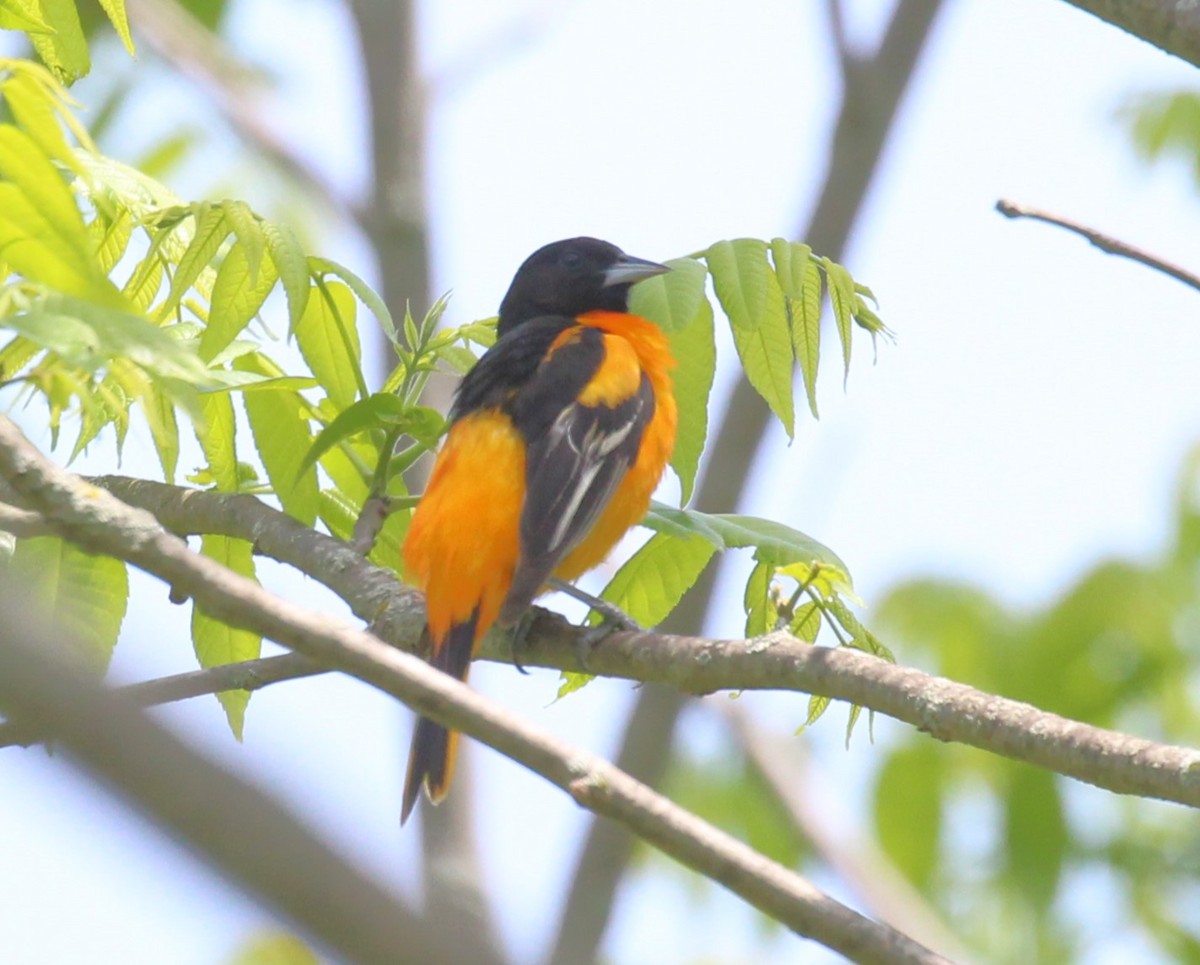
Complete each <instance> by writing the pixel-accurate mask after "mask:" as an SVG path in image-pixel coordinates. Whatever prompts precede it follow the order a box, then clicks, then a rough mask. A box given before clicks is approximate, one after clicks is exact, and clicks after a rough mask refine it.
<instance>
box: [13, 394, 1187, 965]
mask: <svg viewBox="0 0 1200 965" xmlns="http://www.w3.org/2000/svg"><path fill="white" fill-rule="evenodd" d="M0 476H2V477H3V478H4V479H5V480H6V481H7V482H8V484H9V486H10V487H11V488H12V489H13V490H14V491H15V492H16V493H17V494H18V495H19V496H20V497H21V498H23V499H24V500H26V501H27V502H28V503H29V506H30V508H31V509H33V510H34V511H36V512H39V513H41V514H42V515H43V516H44V517H45V518H46V519H47V520H48V521H50V522H51V523H52V524H53V525H54V527H55V529H56V530H57V531H58V533H59V534H60V535H61V536H63V537H64V538H67V539H70V540H72V541H74V542H76V543H78V544H79V545H80V546H82V547H83V548H84V549H87V550H89V551H91V552H96V553H104V554H107V555H111V556H116V557H118V558H121V559H125V560H128V561H129V562H131V563H133V564H134V565H136V566H138V567H140V568H142V569H144V570H146V571H147V572H148V573H151V574H153V575H155V576H158V577H159V578H160V579H162V580H164V581H166V582H167V583H169V584H170V585H171V586H172V587H177V588H179V589H180V590H182V591H183V592H185V593H187V594H188V595H189V596H191V597H192V598H193V599H195V600H196V602H197V603H198V604H199V605H201V606H202V607H204V609H205V610H206V611H207V612H208V613H210V614H211V615H213V616H214V617H216V618H217V619H221V620H224V621H226V622H228V623H230V624H231V625H234V626H239V627H245V628H246V629H250V630H253V631H255V632H257V633H261V634H262V635H263V636H265V637H268V638H269V639H272V640H275V641H276V642H278V643H281V644H283V645H284V646H287V647H290V648H291V649H294V650H296V651H298V652H300V653H303V654H304V655H306V656H308V657H309V658H311V659H312V660H314V661H316V662H317V663H319V664H321V665H322V666H325V667H329V668H333V667H337V668H338V669H341V670H343V671H344V672H346V673H349V674H351V675H353V676H355V677H357V678H358V679H360V680H362V681H364V682H366V683H368V684H370V685H372V686H375V687H378V688H379V689H381V690H383V691H384V692H386V693H389V694H391V695H392V696H394V697H397V698H398V699H400V700H402V701H404V702H405V703H406V704H408V705H409V706H410V707H412V708H413V709H414V710H416V711H417V712H419V713H421V714H423V715H424V716H427V717H430V718H431V719H433V720H436V721H438V722H439V723H441V724H443V725H445V726H447V727H452V728H454V729H455V730H459V731H462V732H463V733H465V734H468V735H470V736H472V737H474V738H476V739H477V740H481V741H483V742H484V743H486V744H488V745H490V746H492V747H494V748H495V749H497V750H498V751H500V752H501V753H502V754H504V755H505V756H507V757H510V758H512V759H513V760H515V761H517V762H518V763H520V764H523V765H524V766H526V767H528V768H530V769H531V770H533V771H535V772H537V773H538V774H540V775H542V776H543V777H545V778H546V779H548V780H550V781H551V782H552V783H554V784H556V785H557V786H558V787H560V788H562V789H563V790H565V791H567V792H568V793H569V794H570V795H571V796H572V797H573V798H574V799H575V800H576V801H578V802H579V803H580V804H583V805H584V806H585V807H588V808H591V809H592V810H595V811H596V812H597V813H601V814H604V815H606V816H608V817H611V818H613V819H615V820H618V821H621V822H623V823H625V824H627V825H628V826H629V827H630V828H631V829H632V830H633V831H634V832H635V833H637V834H638V835H639V836H640V837H642V838H644V839H645V840H646V841H648V842H650V843H651V844H653V845H655V846H656V847H658V848H660V849H661V850H662V851H664V852H665V853H667V854H669V855H671V856H672V857H674V858H676V859H677V860H679V861H680V862H681V863H683V864H685V865H687V866H688V867H690V868H692V869H694V870H696V871H698V872H700V873H701V874H704V875H706V876H708V877H710V878H712V879H713V880H714V881H717V882H719V883H721V884H723V885H725V886H726V887H727V888H729V889H730V890H731V891H733V892H734V893H736V894H738V895H739V896H741V897H742V898H743V899H744V900H746V901H747V902H748V903H750V904H751V905H753V906H754V907H755V908H758V909H759V910H760V911H762V912H764V913H765V914H767V915H770V916H771V917H773V918H775V919H776V920H778V921H780V922H781V923H783V924H784V925H786V926H787V927H789V928H791V929H792V930H793V931H795V932H797V933H798V934H800V935H804V936H806V937H809V938H813V939H814V940H816V941H819V942H821V943H822V944H824V945H826V946H828V947H829V948H832V949H834V950H835V951H839V952H841V953H842V954H844V955H846V956H847V957H849V958H852V959H854V960H856V961H864V962H922V963H928V962H938V961H943V960H942V959H940V958H939V957H938V956H936V955H933V954H932V953H931V952H930V951H929V950H928V949H925V948H923V947H922V946H920V945H918V944H917V943H916V942H913V941H912V940H911V939H909V938H907V937H906V936H904V935H902V934H900V933H899V932H896V931H894V930H893V929H891V928H888V927H886V926H883V925H879V924H878V923H876V922H872V921H870V920H869V919H867V918H864V917H863V916H861V915H859V914H857V913H856V912H854V911H852V910H850V909H849V908H846V907H845V906H843V905H840V904H839V903H837V902H835V901H833V900H832V899H831V898H829V897H828V896H827V895H825V894H823V893H822V892H820V891H819V890H818V889H816V888H814V887H813V886H812V885H811V884H809V883H808V882H807V881H805V880H804V879H802V878H800V877H799V876H798V875H795V874H793V873H791V872H790V871H788V870H787V869H786V868H783V867H782V866H780V865H778V864H776V863H775V862H772V861H770V860H768V859H766V858H764V857H763V856H762V855H760V854H758V853H757V852H755V851H754V850H753V849H751V848H749V847H747V846H746V845H744V844H742V843H741V842H740V841H737V840H736V839H734V838H732V837H730V836H729V835H726V834H724V833H723V832H721V831H719V830H718V829H716V828H714V827H712V826H711V825H709V824H707V823H705V822H704V821H701V820H700V819H699V818H697V817H695V816H694V815H691V814H689V813H688V812H686V811H683V810H682V809H681V808H678V807H677V806H675V805H674V804H672V803H671V802H670V801H668V800H667V799H666V798H664V797H662V796H661V795H659V794H657V793H655V792H654V791H652V790H651V789H650V788H647V787H646V786H644V785H642V784H640V783H638V782H637V781H634V780H633V779H632V778H630V777H629V776H628V775H626V774H623V773H621V772H620V771H618V770H617V769H616V768H615V767H613V766H612V765H611V764H608V763H607V762H605V761H603V760H601V759H600V758H597V757H595V756H594V755H592V754H589V753H587V752H585V751H583V750H581V749H579V748H575V747H572V746H570V745H569V744H566V743H565V742H563V741H559V740H557V739H555V738H552V737H550V736H548V735H545V734H542V733H541V732H539V731H537V730H536V729H535V728H532V727H530V726H529V725H528V724H526V723H524V722H523V721H520V720H518V719H517V718H515V717H513V716H512V715H510V714H508V713H506V712H505V711H503V710H501V709H499V708H498V707H497V706H496V705H495V704H494V703H493V702H492V701H490V700H487V699H486V698H484V697H482V696H481V695H479V694H477V693H475V692H473V691H472V690H471V689H470V688H468V687H467V686H465V685H464V684H462V683H460V682H459V681H457V680H454V679H452V678H450V677H449V676H448V675H446V674H443V673H441V672H439V671H437V670H435V669H434V668H432V667H430V666H428V665H427V664H426V663H424V662H423V661H421V660H419V659H417V658H416V657H414V656H412V655H411V654H407V653H402V652H400V651H397V650H395V649H394V648H392V647H389V646H387V645H386V644H385V643H383V642H382V641H380V640H379V639H377V638H376V637H373V636H371V635H370V634H368V633H365V632H363V631H361V630H356V629H354V628H352V627H349V626H347V625H346V624H344V623H342V622H340V621H338V620H335V619H332V618H331V617H328V616H325V615H323V614H318V613H314V612H311V611H307V610H304V609H302V608H300V607H296V606H293V605H291V604H289V603H287V602H286V601H284V600H281V599H279V598H278V597H275V596H274V595H272V594H271V593H269V592H268V591H266V590H264V589H263V588H262V587H260V586H259V585H258V584H256V583H254V582H252V581H250V580H247V579H245V578H243V577H241V576H239V575H238V574H236V573H233V572H232V571H230V570H228V569H226V568H225V567H223V566H221V565H219V564H218V563H216V562H214V561H213V560H210V559H207V558H206V557H203V556H200V555H198V554H196V553H193V552H192V551H191V550H189V549H188V547H187V545H186V544H185V543H183V542H182V540H180V539H179V538H178V537H175V536H173V535H171V534H169V533H167V532H166V531H165V530H164V529H162V528H161V527H160V526H159V524H158V523H157V521H156V520H154V518H153V517H152V516H150V515H149V514H148V513H145V512H144V511H141V510H137V509H134V508H131V507H128V506H126V505H124V504H123V503H121V502H120V501H119V500H117V499H116V498H115V497H114V496H112V495H111V494H110V493H107V492H106V491H104V490H101V489H98V488H96V487H94V486H91V485H89V484H87V483H86V482H84V481H82V480H80V479H78V478H77V477H74V476H71V475H70V474H69V473H67V472H65V471H64V470H62V469H59V468H58V467H56V466H54V465H53V464H51V463H50V462H49V461H48V460H46V459H45V458H44V457H43V456H42V455H41V454H40V453H38V452H37V450H36V449H34V448H33V447H32V446H31V445H30V444H29V443H28V441H27V440H26V439H25V438H24V437H23V436H22V435H21V433H20V430H18V429H17V427H16V426H15V425H14V424H13V423H12V422H11V420H9V419H7V418H5V417H0ZM1198 769H1200V768H1198ZM429 960H434V961H436V960H437V959H436V958H434V959H429Z"/></svg>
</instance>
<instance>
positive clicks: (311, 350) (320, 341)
mask: <svg viewBox="0 0 1200 965" xmlns="http://www.w3.org/2000/svg"><path fill="white" fill-rule="evenodd" d="M355 316H356V308H355V301H354V295H353V294H352V293H351V291H350V289H349V288H347V287H346V286H345V285H342V284H339V283H338V282H325V283H323V284H322V286H321V287H320V288H318V290H317V291H315V292H313V296H312V297H311V298H310V299H309V300H308V305H307V306H306V307H305V309H304V314H303V316H301V318H300V324H299V325H297V326H296V340H297V342H298V343H299V345H300V354H301V355H303V356H304V360H305V361H306V362H307V363H308V366H309V368H310V369H312V373H313V375H315V376H316V377H317V381H318V382H320V383H321V387H322V388H323V389H325V391H326V392H327V393H328V394H329V398H330V399H331V400H332V401H333V403H334V405H336V406H337V407H338V408H339V409H344V408H346V407H347V406H348V405H350V403H352V402H353V401H354V396H355V394H356V393H357V392H358V390H359V387H360V386H362V394H363V396H364V397H365V396H366V395H367V392H366V387H365V384H364V382H363V378H362V372H361V370H360V369H359V359H360V354H359V353H360V349H359V344H358V329H357V327H356V325H355Z"/></svg>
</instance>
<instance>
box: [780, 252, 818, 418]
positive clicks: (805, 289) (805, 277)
mask: <svg viewBox="0 0 1200 965" xmlns="http://www.w3.org/2000/svg"><path fill="white" fill-rule="evenodd" d="M771 257H772V260H773V261H774V263H775V274H776V275H778V276H779V285H780V287H781V288H782V289H783V294H784V298H785V300H786V305H787V313H788V326H789V328H790V330H791V333H792V348H793V350H794V351H795V353H796V359H797V361H798V362H799V363H800V374H801V375H802V376H803V377H804V392H805V394H806V395H807V396H808V407H809V409H810V410H811V411H812V414H813V418H814V419H816V418H819V416H818V413H817V364H818V362H819V361H820V357H821V271H820V269H819V268H818V267H817V262H816V259H814V258H813V256H812V249H811V248H810V247H809V246H808V245H804V244H799V243H797V242H793V241H787V240H786V239H784V238H776V239H774V240H773V241H772V242H771Z"/></svg>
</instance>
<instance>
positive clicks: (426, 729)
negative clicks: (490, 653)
mask: <svg viewBox="0 0 1200 965" xmlns="http://www.w3.org/2000/svg"><path fill="white" fill-rule="evenodd" d="M477 618H478V611H476V612H475V613H473V614H471V619H469V620H467V621H465V622H463V623H459V624H457V625H455V626H453V627H451V628H450V632H449V633H447V634H446V636H445V638H444V639H443V640H442V641H441V643H440V644H439V645H435V647H434V651H433V656H432V657H431V658H430V661H429V662H430V663H431V664H432V665H433V666H434V667H437V668H438V670H441V671H442V672H443V673H448V674H450V675H451V676H452V677H455V678H457V679H458V680H466V679H467V671H469V670H470V669H471V656H472V653H473V651H474V649H475V624H476V621H477ZM457 753H458V732H457V731H452V730H447V729H446V728H445V727H443V726H442V725H441V724H435V723H434V722H433V721H431V720H429V719H427V718H425V717H421V718H420V719H418V720H417V726H416V729H415V730H414V731H413V740H412V748H411V749H410V750H409V752H408V777H407V778H406V779H405V781H404V803H403V805H402V806H401V809H400V823H401V824H403V823H404V822H405V821H407V820H408V816H409V815H410V814H412V809H413V807H414V806H415V805H416V803H417V797H418V795H419V794H420V793H421V788H422V787H424V788H425V794H426V796H427V797H428V798H429V800H430V801H431V802H432V803H434V804H437V803H439V802H440V801H441V800H442V799H443V798H444V797H445V796H446V794H447V792H448V791H449V790H450V779H451V778H452V777H454V761H455V758H456V756H457Z"/></svg>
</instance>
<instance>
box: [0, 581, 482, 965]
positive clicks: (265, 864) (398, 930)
mask: <svg viewBox="0 0 1200 965" xmlns="http://www.w3.org/2000/svg"><path fill="white" fill-rule="evenodd" d="M64 649H65V648H64V647H63V645H62V637H61V633H60V632H59V631H57V630H47V629H43V628H42V627H40V626H38V625H37V623H36V622H35V621H33V620H31V619H30V614H29V607H28V605H27V603H26V601H24V600H21V599H18V598H14V597H13V596H12V595H11V591H8V590H5V589H3V588H0V704H2V705H3V707H4V709H5V712H6V713H8V714H10V715H11V716H12V718H13V720H14V721H16V722H17V724H18V725H20V726H23V727H27V728H29V729H31V730H36V731H38V732H40V733H44V734H51V735H53V737H54V739H55V742H56V743H57V744H59V745H61V746H62V747H64V748H65V749H66V750H67V751H68V752H69V755H70V757H71V758H73V759H75V760H76V761H78V762H79V763H80V764H81V765H82V766H83V767H85V768H86V769H87V770H89V771H90V772H92V773H93V774H94V775H95V776H96V777H98V778H99V779H101V780H102V781H103V782H104V783H105V784H107V785H109V786H110V787H112V788H114V789H115V790H116V791H118V792H119V793H120V794H121V795H122V796H123V797H125V798H127V799H129V800H130V801H131V802H132V803H133V804H135V805H136V806H137V807H138V808H139V809H141V810H142V811H144V812H146V813H147V814H149V815H150V816H151V817H153V818H154V819H155V820H156V821H158V822H159V823H160V824H161V825H162V826H163V827H164V828H165V829H166V830H167V831H169V832H170V833H171V834H173V835H174V836H175V837H177V838H179V839H181V840H182V841H184V842H185V843H186V844H187V845H188V846H189V847H190V848H191V850H192V851H193V852H195V853H197V854H199V855H202V856H203V857H204V859H205V860H206V861H208V863H209V864H211V865H213V866H214V867H215V868H217V869H218V870H219V871H221V872H223V873H224V874H226V875H228V876H229V877H230V878H231V879H233V880H234V881H236V882H238V883H239V884H240V885H241V886H242V887H243V888H245V889H246V890H247V891H249V892H252V893H253V894H255V895H257V896H259V897H261V898H262V899H264V900H265V901H266V902H267V903H268V904H269V905H271V906H272V907H274V908H275V909H276V910H278V911H279V912H280V913H282V914H283V915H285V916H286V917H287V918H289V919H290V920H291V921H292V922H294V923H295V924H296V925H297V926H298V927H299V928H300V929H301V930H302V931H303V932H304V933H305V934H307V935H310V936H312V937H314V938H316V939H318V940H319V941H320V942H322V943H323V944H325V945H326V946H328V947H329V948H332V949H335V950H336V951H337V952H338V953H339V955H340V956H344V957H345V958H346V960H347V961H354V962H362V963H377V965H385V963H387V965H391V963H395V962H413V963H417V962H441V961H449V960H457V961H462V959H461V957H459V956H456V955H454V953H453V951H452V946H451V945H450V944H449V942H450V941H452V938H448V937H447V936H435V935H434V934H433V933H432V929H430V928H429V927H428V926H427V925H426V924H425V923H424V922H423V921H421V919H420V918H418V917H417V916H416V915H414V914H413V912H412V911H411V910H409V909H408V908H407V907H405V906H404V905H403V904H402V903H401V902H400V901H399V900H397V899H396V898H395V897H394V896H393V895H391V894H389V893H388V892H387V891H386V890H384V889H383V888H382V887H381V886H380V885H379V884H378V883H376V882H375V881H373V880H371V879H370V878H368V877H366V876H365V875H364V874H363V873H362V872H361V871H358V870H357V869H355V868H354V867H353V866H351V865H349V864H347V863H346V862H345V860H344V859H343V858H342V857H340V856H339V855H338V854H337V852H336V851H335V850H334V849H333V848H331V847H329V845H327V844H325V842H324V841H323V840H322V839H321V838H320V837H319V836H318V835H317V834H316V832H315V831H314V830H313V829H312V828H309V827H306V826H305V825H304V824H302V823H301V821H300V820H299V819H298V818H297V817H296V816H295V815H294V814H292V813H291V812H290V811H288V810H287V809H285V808H284V807H282V806H281V805H280V804H278V803H277V802H275V801H274V800H272V799H271V798H269V797H268V796H267V795H266V794H264V793H263V792H262V791H261V790H258V789H257V788H255V787H253V786H252V785H251V784H249V783H247V782H246V781H244V780H242V779H241V778H239V777H237V776H235V775H233V774H231V773H229V772H228V771H226V770H225V769H223V768H221V767H220V766H218V765H217V764H214V763H213V762H212V761H211V760H209V759H208V758H207V757H204V756H203V755H202V754H200V753H199V752H198V751H196V750H194V749H192V748H191V747H189V746H188V745H187V744H185V743H184V742H183V741H181V740H180V739H179V738H178V737H175V736H174V735H173V734H171V733H170V732H169V731H168V730H166V729H165V728H163V727H162V726H160V725H158V724H156V723H154V722H153V721H151V720H149V719H148V718H147V717H145V715H144V714H142V713H141V712H140V711H139V710H137V709H136V708H134V707H132V706H130V704H129V703H128V702H127V701H125V700H121V699H120V698H119V697H117V696H116V695H114V694H112V693H111V692H107V691H105V690H104V689H102V688H100V687H99V686H98V685H97V684H96V683H95V682H94V681H92V680H90V679H88V678H87V677H86V676H85V674H84V673H83V672H81V671H80V670H79V669H77V668H76V667H75V666H74V665H73V664H72V663H71V662H70V661H68V660H67V659H65V655H64V654H63V650H64ZM447 956H449V957H447Z"/></svg>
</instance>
